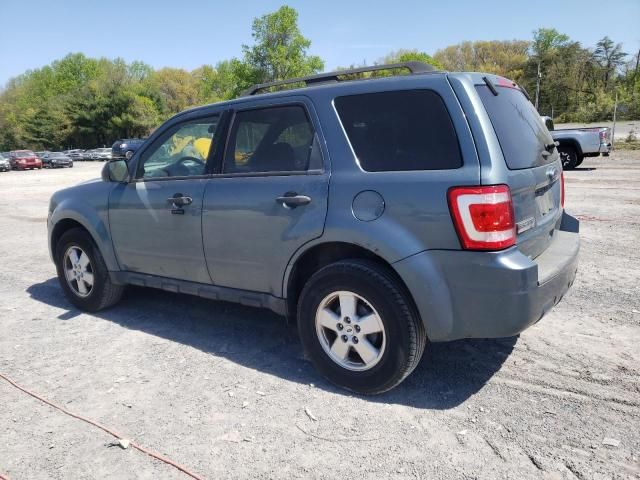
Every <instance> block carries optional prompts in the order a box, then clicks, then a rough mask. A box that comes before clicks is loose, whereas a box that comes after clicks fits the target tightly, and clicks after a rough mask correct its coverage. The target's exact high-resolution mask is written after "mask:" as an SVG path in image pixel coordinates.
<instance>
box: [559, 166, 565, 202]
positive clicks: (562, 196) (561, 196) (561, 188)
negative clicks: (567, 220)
mask: <svg viewBox="0 0 640 480" xmlns="http://www.w3.org/2000/svg"><path fill="white" fill-rule="evenodd" d="M560 205H562V208H564V172H560Z"/></svg>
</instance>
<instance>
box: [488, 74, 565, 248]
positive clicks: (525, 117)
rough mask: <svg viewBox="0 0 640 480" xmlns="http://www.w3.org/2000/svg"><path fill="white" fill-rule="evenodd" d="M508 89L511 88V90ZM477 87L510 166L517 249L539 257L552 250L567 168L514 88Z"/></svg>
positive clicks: (539, 120)
mask: <svg viewBox="0 0 640 480" xmlns="http://www.w3.org/2000/svg"><path fill="white" fill-rule="evenodd" d="M507 85H508V86H507ZM491 86H492V87H493V89H494V90H495V93H497V95H495V94H494V92H492V90H491V89H490V88H489V86H488V85H486V84H484V85H483V84H481V85H476V90H477V91H478V94H479V95H480V98H481V99H482V103H483V104H484V106H485V109H486V111H487V113H488V114H489V118H490V119H491V123H492V125H493V129H494V131H495V133H496V136H497V137H498V141H499V142H500V147H501V149H502V154H503V156H504V160H505V162H506V164H507V167H508V175H507V177H508V184H509V188H510V190H511V197H512V199H513V208H514V213H515V217H516V218H515V219H516V232H517V240H516V243H517V246H518V248H519V249H520V251H521V252H522V253H524V254H525V255H527V256H529V257H531V258H535V257H537V256H538V255H540V254H541V253H542V252H543V251H544V250H546V249H547V247H548V246H549V243H550V242H551V240H552V239H553V235H554V233H555V231H556V229H557V228H558V227H559V223H560V221H559V220H560V217H561V215H562V206H561V198H560V197H561V188H562V186H561V179H560V176H561V173H562V166H561V164H560V161H559V156H558V151H557V149H556V147H555V143H554V141H553V138H552V137H551V134H550V133H549V131H548V130H547V127H546V126H545V124H544V121H543V120H542V117H540V115H538V112H537V111H536V109H535V107H534V106H533V104H532V103H531V102H530V101H529V99H528V98H527V97H526V96H525V94H524V93H523V92H522V91H521V90H520V89H518V88H515V84H514V83H512V82H508V81H506V80H505V79H500V80H499V81H498V83H497V84H496V85H493V84H492V85H491Z"/></svg>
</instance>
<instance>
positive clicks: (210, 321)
mask: <svg viewBox="0 0 640 480" xmlns="http://www.w3.org/2000/svg"><path fill="white" fill-rule="evenodd" d="M76 165H77V166H76V167H75V168H74V169H68V170H55V171H31V172H9V173H0V193H1V195H0V198H1V199H2V201H1V202H0V239H1V241H0V373H2V374H4V375H8V376H10V377H12V378H13V379H14V380H15V381H17V382H18V383H20V384H22V385H24V386H25V387H27V388H29V389H31V390H33V391H35V392H37V393H39V394H41V395H43V396H45V397H47V398H48V399H50V400H52V401H54V402H57V403H59V404H61V405H62V406H64V407H65V408H67V409H69V410H71V411H73V412H77V413H80V414H83V415H86V416H88V417H91V418H94V419H96V420H98V421H99V422H101V423H102V424H104V425H107V426H110V427H112V428H114V429H115V430H117V431H118V432H120V433H121V434H123V435H124V436H126V437H127V438H130V439H133V440H135V441H136V442H138V443H139V444H141V445H143V446H146V447H148V448H152V449H154V450H156V451H158V452H160V453H162V454H164V455H166V456H167V457H169V458H171V459H172V460H174V461H176V462H178V463H180V464H183V465H185V466H187V467H188V468H190V469H191V470H192V471H193V472H195V473H197V474H199V475H201V476H202V477H204V478H208V479H218V478H238V479H241V478H261V479H262V478H264V479H267V478H287V479H288V478H319V479H324V478H341V479H361V478H367V479H380V478H394V479H395V478H397V479H414V478H424V479H434V478H443V479H458V478H515V479H527V478H548V479H563V478H566V479H574V478H578V479H580V480H586V479H606V478H616V479H618V478H640V281H639V280H640V248H639V245H640V152H620V153H614V154H612V155H611V157H609V158H599V159H586V160H585V162H584V164H583V168H580V169H578V170H575V171H572V172H568V173H567V174H566V190H567V201H566V208H567V210H568V211H569V212H570V213H572V214H574V215H576V216H578V218H580V219H581V222H582V223H581V235H582V250H581V259H580V262H581V264H580V269H579V272H578V277H577V280H576V283H575V285H574V286H573V288H572V290H571V291H570V292H569V293H568V294H567V295H566V296H565V298H564V300H563V301H562V302H561V303H560V304H559V305H558V306H557V307H556V308H555V309H554V310H553V311H552V312H551V313H550V314H549V315H548V316H546V317H545V318H544V319H543V320H542V321H541V322H540V323H538V324H537V325H536V326H534V327H533V328H530V329H529V330H527V331H526V332H524V333H523V334H522V335H520V336H519V337H517V338H508V339H501V340H474V341H459V342H454V343H450V344H433V345H430V346H428V347H427V352H426V353H425V355H424V358H423V361H422V363H421V364H420V366H419V367H418V369H417V370H416V371H415V372H414V373H413V374H412V375H411V376H410V377H409V378H408V379H407V380H406V381H405V382H404V383H403V384H402V385H400V386H399V387H398V388H396V389H395V390H393V391H391V392H389V393H387V394H385V395H382V396H377V397H359V396H355V395H352V394H349V393H345V392H343V391H341V390H338V389H336V388H334V387H333V386H331V385H330V384H328V383H327V382H325V381H324V380H322V379H321V378H320V377H319V376H318V375H317V374H316V372H315V371H314V369H313V367H312V366H311V365H310V363H308V362H307V361H306V360H305V359H304V356H303V353H302V349H301V346H300V343H299V341H298V339H297V336H296V335H297V334H296V332H295V329H293V328H292V327H287V326H286V325H285V323H284V321H283V319H282V318H280V317H277V316H275V315H273V314H271V313H268V312H265V311H261V310H256V309H251V308H245V307H241V306H236V305H231V304H225V303H215V302H211V301H206V300H203V299H199V298H193V297H189V296H183V295H174V294H169V293H166V292H160V291H153V290H145V289H134V288H131V289H130V290H129V291H128V294H127V296H126V298H125V299H124V300H123V301H122V303H121V304H119V305H118V306H116V307H115V308H113V309H110V310H108V311H105V312H103V313H100V314H98V315H89V314H86V313H82V312H80V311H78V310H76V309H74V308H72V307H71V305H70V304H69V303H68V302H67V301H66V300H65V299H64V297H63V295H62V291H61V289H60V287H59V286H58V283H57V280H56V278H55V270H54V266H53V264H52V263H51V262H50V260H49V257H48V252H47V246H46V224H45V220H46V212H47V202H48V198H49V195H50V194H51V193H52V192H53V191H55V190H56V189H59V188H61V187H64V186H66V185H71V184H75V183H77V182H80V181H82V180H85V179H89V178H92V177H95V176H97V175H98V174H99V169H100V167H101V165H100V164H95V163H77V164H76ZM307 412H309V414H307ZM311 417H313V418H315V420H314V419H313V418H311ZM605 439H606V440H605ZM113 440H114V439H113V438H112V437H110V436H109V435H107V434H106V433H104V432H102V431H101V430H98V429H97V428H94V427H92V426H90V425H88V424H86V423H83V422H81V421H79V420H76V419H74V418H71V417H68V416H66V415H64V414H62V413H60V412H59V411H57V410H54V409H52V408H51V407H49V406H46V405H44V404H42V403H41V402H39V401H37V400H35V399H34V398H31V397H29V396H27V395H26V394H24V393H22V392H21V391H19V390H17V389H16V388H14V387H12V386H10V385H9V384H8V383H6V382H5V381H3V380H1V379H0V476H3V475H4V476H7V477H9V478H10V479H12V480H15V479H85V478H92V479H93V478H96V479H103V478H117V479H152V478H153V479H155V478H162V479H174V478H175V479H183V478H187V477H186V476H185V475H184V474H183V473H181V472H180V471H178V470H176V469H174V468H173V467H170V466H168V465H166V464H163V463H161V462H159V461H157V460H154V459H153V458H151V457H149V456H146V455H144V454H142V453H140V452H139V451H136V450H133V449H131V448H129V449H126V450H123V449H121V448H118V447H109V446H108V444H109V443H110V442H112V441H113ZM607 444H611V445H607Z"/></svg>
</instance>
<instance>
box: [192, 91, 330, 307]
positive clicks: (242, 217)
mask: <svg viewBox="0 0 640 480" xmlns="http://www.w3.org/2000/svg"><path fill="white" fill-rule="evenodd" d="M320 138H321V133H320V131H319V128H318V122H317V118H316V116H315V112H314V110H313V107H312V105H311V103H310V102H309V101H308V100H307V99H306V97H296V98H295V99H292V98H285V99H279V100H276V101H275V102H274V100H273V99H270V100H258V99H256V101H254V102H252V103H251V104H243V106H242V108H241V109H238V110H236V111H235V112H234V115H233V120H232V123H231V127H230V131H229V135H228V142H227V146H226V149H225V153H224V159H223V160H222V165H221V168H220V169H219V172H218V174H216V175H214V176H213V177H212V178H211V179H210V180H208V182H207V186H206V190H205V194H204V204H203V208H204V210H203V215H202V233H203V239H204V250H205V256H206V260H207V265H208V268H209V273H210V275H211V278H212V279H213V282H214V283H215V284H216V285H219V286H223V287H230V288H237V289H242V290H251V291H255V292H263V293H270V294H272V295H275V296H281V295H282V291H281V290H282V279H283V277H284V271H285V268H286V266H287V263H288V261H289V259H290V258H291V256H292V255H293V254H294V252H295V251H296V250H297V249H298V248H300V247H301V246H302V245H303V244H305V243H306V242H308V241H310V240H312V239H314V238H316V237H319V236H320V235H322V232H323V229H324V222H325V217H326V213H327V192H328V184H329V171H328V168H326V164H325V163H324V162H323V158H324V159H326V155H323V152H322V150H321V148H322V147H321V142H320V141H319V139H320Z"/></svg>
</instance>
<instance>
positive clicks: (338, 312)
mask: <svg viewBox="0 0 640 480" xmlns="http://www.w3.org/2000/svg"><path fill="white" fill-rule="evenodd" d="M298 329H299V333H300V339H301V341H302V344H303V346H304V348H305V351H306V353H307V355H308V357H309V358H310V359H311V361H312V362H313V364H314V365H315V367H316V368H317V369H318V371H319V372H320V373H321V374H322V375H323V376H324V377H325V378H327V379H328V380H329V381H330V382H332V383H334V384H336V385H338V386H340V387H342V388H345V389H347V390H352V391H354V392H358V393H362V394H378V393H382V392H385V391H387V390H390V389H392V388H393V387H395V386H396V385H398V384H399V383H400V382H402V380H404V379H405V378H406V377H407V376H408V375H409V374H410V373H411V372H412V371H413V370H414V369H415V367H416V366H417V365H418V363H419V362H420V359H421V357H422V354H423V352H424V349H425V345H426V342H427V336H426V332H425V329H424V325H423V323H422V320H421V319H420V317H419V315H418V314H417V312H416V309H415V307H414V306H413V302H412V300H411V298H410V296H409V293H408V292H406V289H405V288H404V286H403V285H402V284H401V283H400V281H399V280H398V279H397V278H396V276H395V275H394V273H393V272H392V271H391V270H390V269H389V268H387V267H385V266H383V265H380V264H378V263H376V262H372V261H367V260H359V259H354V260H343V261H340V262H336V263H333V264H330V265H328V266H326V267H324V268H322V269H320V270H318V271H317V272H316V273H315V274H314V275H313V276H312V277H311V278H310V279H309V281H308V282H307V283H306V285H305V286H304V288H303V290H302V293H301V294H300V300H299V302H298ZM367 332H372V333H367Z"/></svg>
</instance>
